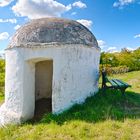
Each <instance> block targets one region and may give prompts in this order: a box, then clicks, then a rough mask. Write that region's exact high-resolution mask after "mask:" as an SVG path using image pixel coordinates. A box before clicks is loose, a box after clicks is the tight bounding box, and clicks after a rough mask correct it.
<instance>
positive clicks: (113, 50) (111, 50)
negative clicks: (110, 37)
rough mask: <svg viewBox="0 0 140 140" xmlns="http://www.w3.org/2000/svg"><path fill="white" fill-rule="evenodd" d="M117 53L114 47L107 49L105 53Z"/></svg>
mask: <svg viewBox="0 0 140 140" xmlns="http://www.w3.org/2000/svg"><path fill="white" fill-rule="evenodd" d="M118 51H119V50H117V48H116V47H109V48H108V49H107V52H110V53H113V52H118Z"/></svg>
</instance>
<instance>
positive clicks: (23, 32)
mask: <svg viewBox="0 0 140 140" xmlns="http://www.w3.org/2000/svg"><path fill="white" fill-rule="evenodd" d="M31 43H33V44H35V43H63V44H84V45H88V46H90V47H97V48H98V43H97V40H96V38H95V37H94V35H93V34H92V33H91V32H90V31H89V30H88V29H87V28H86V27H85V26H83V25H82V24H80V23H79V22H77V21H73V20H68V19H62V18H42V19H35V20H31V21H30V22H29V23H27V24H25V25H23V26H22V27H20V28H19V29H18V30H17V32H16V33H15V35H14V36H13V38H12V40H11V43H10V44H9V46H8V48H13V47H18V46H21V45H22V46H23V47H24V46H26V45H28V44H31Z"/></svg>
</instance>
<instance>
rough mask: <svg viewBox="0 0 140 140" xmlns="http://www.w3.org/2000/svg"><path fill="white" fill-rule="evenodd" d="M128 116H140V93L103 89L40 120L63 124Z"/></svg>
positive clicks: (122, 119)
mask: <svg viewBox="0 0 140 140" xmlns="http://www.w3.org/2000/svg"><path fill="white" fill-rule="evenodd" d="M126 118H130V119H136V118H140V94H138V93H134V92H129V91H127V92H126V93H125V95H124V96H123V95H122V94H121V93H120V92H119V91H114V90H107V91H106V94H103V93H102V92H101V90H100V91H99V93H98V94H96V95H95V96H93V97H89V98H87V99H86V101H85V103H84V104H81V105H78V104H76V105H74V106H73V107H72V108H71V109H69V110H68V111H65V112H63V113H62V114H59V115H53V114H46V115H45V116H44V117H43V118H42V120H41V121H40V122H37V123H50V122H55V123H57V124H59V125H62V124H63V123H65V122H68V121H71V120H83V121H86V122H90V123H96V122H101V121H104V120H107V119H111V120H119V121H124V120H125V119H126Z"/></svg>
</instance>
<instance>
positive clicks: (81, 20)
mask: <svg viewBox="0 0 140 140" xmlns="http://www.w3.org/2000/svg"><path fill="white" fill-rule="evenodd" d="M77 21H78V22H79V23H81V24H83V25H84V26H86V27H87V28H89V29H90V28H91V26H92V24H93V22H92V21H91V20H85V19H79V20H77Z"/></svg>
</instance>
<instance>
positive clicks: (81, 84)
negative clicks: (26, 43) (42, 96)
mask: <svg viewBox="0 0 140 140" xmlns="http://www.w3.org/2000/svg"><path fill="white" fill-rule="evenodd" d="M47 59H53V85H52V111H53V113H61V112H62V111H64V110H65V109H68V108H69V107H71V106H72V105H73V104H75V103H82V102H84V100H85V99H86V98H87V97H88V96H91V95H94V94H95V93H96V92H97V91H98V75H99V74H98V72H99V59H100V50H99V49H97V48H94V47H93V48H91V47H87V46H83V45H60V46H57V45H56V46H55V45H54V46H52V45H47V46H43V45H38V46H36V47H34V48H33V47H30V48H26V47H24V48H13V49H10V50H7V51H6V86H5V88H6V91H5V95H6V97H5V103H4V104H3V105H2V107H1V108H0V124H6V123H11V122H12V123H20V122H22V121H25V120H27V119H29V118H32V117H33V115H34V109H35V63H36V62H39V61H42V60H47Z"/></svg>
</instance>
